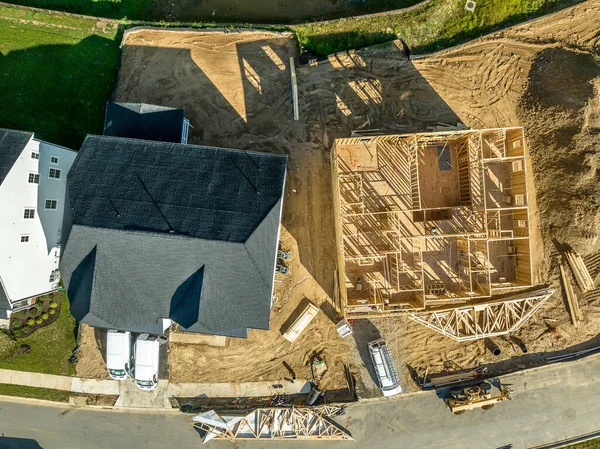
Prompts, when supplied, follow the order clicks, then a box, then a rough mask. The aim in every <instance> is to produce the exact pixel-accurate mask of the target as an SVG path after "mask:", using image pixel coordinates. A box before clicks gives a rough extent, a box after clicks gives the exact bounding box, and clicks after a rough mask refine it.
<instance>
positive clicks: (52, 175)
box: [48, 168, 60, 179]
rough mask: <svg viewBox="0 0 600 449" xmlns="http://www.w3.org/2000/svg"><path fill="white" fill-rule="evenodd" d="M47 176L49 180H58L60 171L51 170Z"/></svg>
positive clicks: (56, 169)
mask: <svg viewBox="0 0 600 449" xmlns="http://www.w3.org/2000/svg"><path fill="white" fill-rule="evenodd" d="M48 176H50V178H54V179H60V170H59V169H58V168H51V169H50V173H49V175H48Z"/></svg>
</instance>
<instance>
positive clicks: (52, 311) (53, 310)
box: [48, 309, 56, 315]
mask: <svg viewBox="0 0 600 449" xmlns="http://www.w3.org/2000/svg"><path fill="white" fill-rule="evenodd" d="M48 313H49V314H50V315H54V314H55V313H56V309H50V310H48Z"/></svg>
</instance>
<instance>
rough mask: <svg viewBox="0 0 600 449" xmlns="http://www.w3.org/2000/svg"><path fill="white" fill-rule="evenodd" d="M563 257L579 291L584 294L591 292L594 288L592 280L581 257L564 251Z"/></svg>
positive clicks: (575, 253)
mask: <svg viewBox="0 0 600 449" xmlns="http://www.w3.org/2000/svg"><path fill="white" fill-rule="evenodd" d="M565 255H566V256H567V257H566V259H567V262H569V266H570V267H571V270H572V271H573V275H574V276H575V280H576V281H577V285H578V286H579V288H580V289H581V291H582V292H583V293H586V292H589V291H590V290H592V289H593V288H594V280H593V279H592V277H591V276H590V272H589V271H588V269H587V267H586V266H585V263H584V262H583V259H582V258H581V256H580V255H579V254H578V253H577V252H575V251H566V252H565Z"/></svg>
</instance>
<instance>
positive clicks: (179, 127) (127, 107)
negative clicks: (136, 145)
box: [104, 102, 185, 143]
mask: <svg viewBox="0 0 600 449" xmlns="http://www.w3.org/2000/svg"><path fill="white" fill-rule="evenodd" d="M184 118H185V117H184V110H183V109H175V108H168V107H165V106H156V105H153V104H145V103H110V102H109V103H107V104H106V115H105V116H104V135H105V136H114V137H130V138H132V139H144V140H158V141H161V142H174V143H181V133H182V131H183V121H184Z"/></svg>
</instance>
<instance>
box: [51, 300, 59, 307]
mask: <svg viewBox="0 0 600 449" xmlns="http://www.w3.org/2000/svg"><path fill="white" fill-rule="evenodd" d="M57 307H58V304H56V301H54V300H52V301H50V308H51V309H56V308H57Z"/></svg>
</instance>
